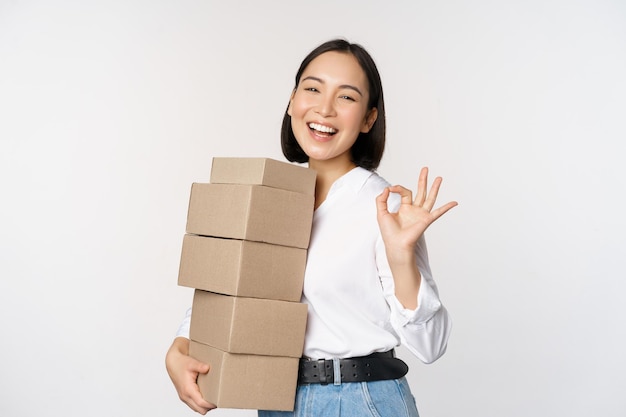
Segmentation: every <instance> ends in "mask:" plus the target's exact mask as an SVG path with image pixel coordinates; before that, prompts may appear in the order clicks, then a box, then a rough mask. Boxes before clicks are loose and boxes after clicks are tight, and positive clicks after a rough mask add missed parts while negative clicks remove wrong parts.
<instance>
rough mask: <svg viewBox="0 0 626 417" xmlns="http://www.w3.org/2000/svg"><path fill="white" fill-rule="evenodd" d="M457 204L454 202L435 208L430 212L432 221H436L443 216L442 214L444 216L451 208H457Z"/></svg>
mask: <svg viewBox="0 0 626 417" xmlns="http://www.w3.org/2000/svg"><path fill="white" fill-rule="evenodd" d="M458 205H459V203H457V202H456V201H450V202H449V203H447V204H444V205H443V206H441V207H439V208H437V209H436V210H433V211H432V212H431V214H432V216H433V221H435V220H437V219H438V218H439V217H441V216H443V215H444V214H446V213H447V212H448V210H450V209H451V208H453V207H456V206H458Z"/></svg>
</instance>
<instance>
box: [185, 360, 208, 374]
mask: <svg viewBox="0 0 626 417" xmlns="http://www.w3.org/2000/svg"><path fill="white" fill-rule="evenodd" d="M189 359H190V361H189V364H188V369H189V370H190V371H193V372H197V373H199V374H206V373H207V372H209V369H210V368H211V367H210V366H209V364H207V363H204V362H200V361H199V360H196V359H194V358H192V357H189Z"/></svg>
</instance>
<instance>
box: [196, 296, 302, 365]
mask: <svg viewBox="0 0 626 417" xmlns="http://www.w3.org/2000/svg"><path fill="white" fill-rule="evenodd" d="M191 311H192V314H191V328H190V334H189V336H190V338H191V339H192V340H195V341H197V342H201V343H204V344H206V345H209V346H212V347H214V348H217V349H220V350H223V351H226V352H230V353H247V354H253V355H268V356H290V357H294V358H299V357H301V356H302V348H303V346H304V332H305V330H306V320H307V305H306V304H302V303H294V302H290V301H277V300H264V299H260V298H246V297H234V296H230V295H222V294H215V293H212V292H207V291H202V290H196V291H195V293H194V297H193V306H192V310H191Z"/></svg>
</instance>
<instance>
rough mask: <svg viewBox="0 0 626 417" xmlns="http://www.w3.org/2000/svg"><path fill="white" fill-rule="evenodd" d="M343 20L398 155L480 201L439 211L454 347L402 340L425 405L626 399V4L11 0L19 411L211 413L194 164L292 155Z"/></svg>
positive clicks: (575, 411) (12, 403)
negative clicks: (298, 84)
mask: <svg viewBox="0 0 626 417" xmlns="http://www.w3.org/2000/svg"><path fill="white" fill-rule="evenodd" d="M336 36H342V37H346V38H347V39H349V40H350V41H354V42H358V43H361V44H363V45H364V46H365V47H366V48H367V49H368V50H369V51H370V52H371V53H372V55H373V56H374V58H375V60H376V61H377V63H378V65H379V69H380V71H381V74H382V77H383V83H384V87H385V97H386V105H387V118H388V120H387V121H388V148H387V152H386V154H385V157H384V160H383V163H382V165H381V167H380V170H379V172H380V173H381V174H382V175H383V176H384V177H386V178H387V179H388V180H389V181H390V182H392V183H401V184H403V185H406V186H409V187H411V188H414V187H415V182H416V179H417V173H418V170H419V168H420V167H421V166H423V165H428V166H429V167H430V168H431V171H432V173H433V174H434V175H441V176H443V177H444V185H443V190H442V193H441V194H442V195H441V202H444V201H448V200H451V199H455V200H458V201H459V203H460V204H459V206H458V207H457V208H455V209H454V210H453V211H452V212H450V213H448V214H447V215H446V216H445V217H444V218H443V219H442V220H441V221H439V222H438V223H436V224H435V225H434V226H432V228H431V229H429V230H428V232H427V238H428V241H429V249H430V255H431V263H432V268H433V271H434V274H435V277H436V279H437V282H438V285H439V288H440V292H441V296H442V298H443V301H444V303H445V304H446V305H447V307H448V309H449V310H450V312H451V314H452V316H453V319H454V330H453V334H452V337H451V339H450V343H449V348H448V352H447V353H446V355H444V357H442V358H441V359H440V360H439V361H438V362H436V363H435V364H432V365H423V364H421V363H419V362H417V361H416V360H414V359H412V358H411V357H409V356H408V355H409V354H408V353H407V351H405V350H402V351H401V354H402V356H403V357H404V358H405V359H406V360H407V361H408V362H409V364H410V366H411V371H410V376H409V380H410V383H411V386H412V389H413V391H414V393H415V395H416V397H417V401H418V406H419V408H420V411H421V415H422V417H450V416H476V417H478V416H480V417H501V416H507V417H518V416H519V417H522V416H529V415H533V416H568V417H582V416H585V417H586V416H605V417H607V416H624V415H625V414H626V399H625V397H624V395H623V393H624V389H625V388H626V359H625V356H626V355H625V353H624V350H625V348H626V326H625V325H624V322H625V320H624V319H625V318H626V313H625V312H624V298H625V294H626V283H625V282H624V278H626V274H625V273H624V267H623V265H624V260H625V258H626V257H625V256H624V255H625V248H626V241H625V240H626V239H625V234H626V224H625V223H626V222H625V220H624V196H623V195H624V191H625V189H626V168H625V167H624V164H623V160H624V154H625V152H624V142H625V140H626V122H625V120H626V117H625V116H626V99H625V97H626V81H625V80H626V76H625V74H626V4H625V3H624V2H623V1H601V0H578V1H576V0H573V1H564V0H562V1H558V0H548V1H546V0H542V1H538V0H537V1H508V2H505V1H489V0H474V1H443V0H442V1H426V0H420V1H413V2H408V1H407V2H402V3H401V2H384V4H383V2H377V1H363V0H361V1H356V0H354V1H342V2H334V1H327V0H319V1H315V2H295V1H284V2H279V1H266V2H254V1H248V2H226V1H220V2H217V1H200V0H195V1H192V0H183V1H181V0H176V1H175V0H149V1H148V0H145V1H138V0H132V1H107V2H104V1H101V2H95V1H79V0H76V1H71V0H58V1H55V2H51V1H47V2H44V1H17V0H14V1H10V0H9V1H7V0H0V138H1V148H0V185H1V188H0V191H1V195H2V197H1V204H0V245H1V246H0V313H1V314H0V330H1V331H2V343H1V344H0V392H1V394H0V415H2V416H11V417H12V416H39V415H47V416H64V417H66V416H174V415H178V416H185V415H190V416H191V415H194V413H193V412H191V411H189V410H188V409H187V408H186V406H185V405H184V404H183V403H181V402H180V401H179V400H178V398H177V396H176V393H175V391H174V389H173V386H172V385H171V383H170V381H169V379H168V376H167V374H166V372H165V369H164V355H165V352H166V350H167V348H168V346H169V344H170V343H171V341H172V339H173V336H174V332H175V330H176V328H177V326H178V324H179V323H180V321H181V319H182V317H183V315H184V312H185V310H186V308H187V306H188V305H189V304H190V303H191V296H192V292H191V291H192V290H191V289H188V288H182V287H178V286H177V273H178V261H179V257H180V249H181V244H182V237H183V234H184V229H185V220H186V210H187V203H188V198H189V189H190V185H191V183H192V182H194V181H197V182H207V181H208V178H209V172H210V164H211V158H213V157H214V156H262V157H270V158H275V159H281V160H282V159H283V157H282V154H281V152H280V146H279V128H280V122H281V118H282V114H283V111H284V109H285V107H286V105H287V100H288V97H289V94H290V91H291V88H292V87H293V82H294V80H293V77H294V75H295V73H296V70H297V68H298V66H299V64H300V61H301V60H302V58H304V56H305V55H306V54H307V53H308V52H309V51H310V50H311V49H312V48H313V47H315V46H317V44H319V43H321V42H323V41H326V40H328V39H330V38H334V37H336ZM211 415H217V416H252V415H254V412H252V411H240V410H218V411H213V412H211Z"/></svg>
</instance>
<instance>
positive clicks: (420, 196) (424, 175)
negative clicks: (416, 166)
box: [413, 167, 428, 207]
mask: <svg viewBox="0 0 626 417" xmlns="http://www.w3.org/2000/svg"><path fill="white" fill-rule="evenodd" d="M427 185H428V167H423V168H422V169H421V170H420V176H419V178H418V180H417V195H416V196H415V201H413V204H415V205H417V206H420V207H421V206H423V205H424V201H425V200H426V189H427V188H426V187H427Z"/></svg>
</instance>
